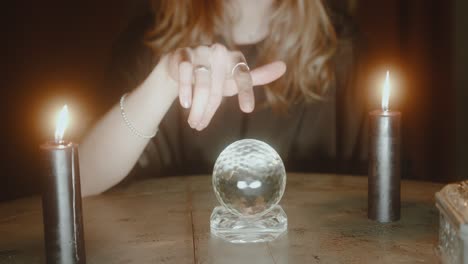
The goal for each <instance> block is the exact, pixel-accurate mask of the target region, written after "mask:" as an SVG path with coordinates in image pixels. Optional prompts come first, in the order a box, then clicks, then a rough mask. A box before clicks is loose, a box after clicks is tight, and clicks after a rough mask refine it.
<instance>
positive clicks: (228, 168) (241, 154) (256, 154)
mask: <svg viewBox="0 0 468 264" xmlns="http://www.w3.org/2000/svg"><path fill="white" fill-rule="evenodd" d="M213 188H214V191H215V194H216V197H217V198H218V201H219V202H220V203H221V204H222V205H223V206H224V207H225V208H226V209H228V210H229V211H230V212H232V213H234V214H236V215H241V216H245V217H257V216H261V215H263V214H266V213H267V212H268V211H269V210H270V209H272V208H273V207H274V206H275V205H276V204H277V203H278V202H279V201H280V199H281V197H282V196H283V193H284V189H285V188H286V172H285V169H284V165H283V162H282V160H281V158H280V156H279V155H278V153H276V151H275V150H274V149H273V148H272V147H270V146H269V145H268V144H266V143H264V142H262V141H258V140H254V139H243V140H239V141H236V142H234V143H232V144H231V145H229V146H228V147H227V148H226V149H224V150H223V152H221V154H220V155H219V157H218V159H217V160H216V163H215V166H214V170H213Z"/></svg>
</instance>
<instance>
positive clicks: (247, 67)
mask: <svg viewBox="0 0 468 264" xmlns="http://www.w3.org/2000/svg"><path fill="white" fill-rule="evenodd" d="M239 67H243V68H245V70H246V71H250V68H249V65H247V63H245V62H243V61H241V62H238V63H237V64H236V65H234V67H233V68H232V71H231V74H232V76H234V73H235V72H236V70H237V68H239Z"/></svg>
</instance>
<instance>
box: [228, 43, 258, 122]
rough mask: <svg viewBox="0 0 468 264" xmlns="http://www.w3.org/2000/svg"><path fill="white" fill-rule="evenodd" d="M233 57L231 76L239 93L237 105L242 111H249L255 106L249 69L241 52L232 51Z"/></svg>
mask: <svg viewBox="0 0 468 264" xmlns="http://www.w3.org/2000/svg"><path fill="white" fill-rule="evenodd" d="M233 57H234V62H235V64H234V67H233V68H232V77H233V79H234V82H235V83H236V86H237V90H238V93H239V94H238V98H239V107H240V109H241V110H242V111H244V112H246V113H250V112H252V111H253V109H254V107H255V96H254V92H253V85H252V84H253V82H252V77H251V76H250V69H249V67H248V66H247V62H246V60H245V58H244V55H242V53H240V52H235V53H233Z"/></svg>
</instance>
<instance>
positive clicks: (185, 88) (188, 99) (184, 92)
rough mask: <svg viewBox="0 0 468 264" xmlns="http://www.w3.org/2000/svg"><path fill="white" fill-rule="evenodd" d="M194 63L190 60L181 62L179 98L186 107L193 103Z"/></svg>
mask: <svg viewBox="0 0 468 264" xmlns="http://www.w3.org/2000/svg"><path fill="white" fill-rule="evenodd" d="M192 78H193V65H192V63H190V62H188V61H184V62H181V63H180V64H179V100H180V104H181V105H182V107H184V108H189V107H190V106H191V104H192Z"/></svg>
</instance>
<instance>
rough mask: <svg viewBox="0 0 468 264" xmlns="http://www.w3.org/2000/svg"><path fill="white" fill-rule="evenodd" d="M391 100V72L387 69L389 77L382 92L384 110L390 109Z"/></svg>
mask: <svg viewBox="0 0 468 264" xmlns="http://www.w3.org/2000/svg"><path fill="white" fill-rule="evenodd" d="M389 100H390V72H389V71H387V77H386V78H385V83H384V87H383V92H382V110H383V111H388V101H389Z"/></svg>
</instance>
